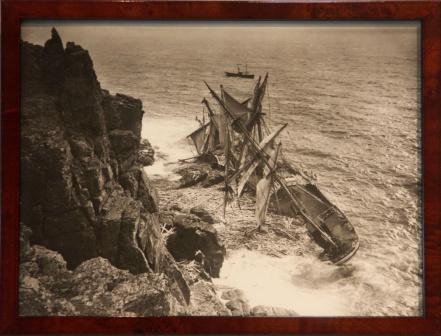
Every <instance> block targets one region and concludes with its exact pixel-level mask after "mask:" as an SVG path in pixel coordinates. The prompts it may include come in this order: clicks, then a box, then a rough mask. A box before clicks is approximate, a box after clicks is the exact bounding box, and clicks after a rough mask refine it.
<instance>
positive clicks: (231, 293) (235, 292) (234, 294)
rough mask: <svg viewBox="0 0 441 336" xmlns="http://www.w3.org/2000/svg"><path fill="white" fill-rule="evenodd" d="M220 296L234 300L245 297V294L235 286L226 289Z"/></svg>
mask: <svg viewBox="0 0 441 336" xmlns="http://www.w3.org/2000/svg"><path fill="white" fill-rule="evenodd" d="M221 298H222V299H223V300H228V301H230V300H236V299H245V294H244V292H243V291H241V290H240V289H237V288H233V289H228V290H226V291H224V292H222V295H221Z"/></svg>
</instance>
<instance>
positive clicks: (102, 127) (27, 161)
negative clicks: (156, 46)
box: [21, 30, 189, 315]
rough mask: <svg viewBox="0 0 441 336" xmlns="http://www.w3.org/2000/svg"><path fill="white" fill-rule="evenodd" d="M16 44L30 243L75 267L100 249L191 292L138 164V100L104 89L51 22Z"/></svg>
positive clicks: (83, 55) (116, 261)
mask: <svg viewBox="0 0 441 336" xmlns="http://www.w3.org/2000/svg"><path fill="white" fill-rule="evenodd" d="M21 50H22V60H21V62H22V96H21V178H22V180H21V185H22V186H23V187H22V190H21V219H22V222H23V225H24V226H26V227H29V228H31V230H32V236H31V237H30V241H31V244H39V245H42V246H45V247H47V248H49V249H51V250H54V251H57V252H59V253H60V254H61V255H62V256H63V258H64V260H66V263H67V269H71V270H72V269H75V268H77V267H78V265H80V264H81V263H83V262H84V261H86V260H89V259H93V260H102V259H96V258H97V257H104V258H106V259H108V260H109V261H110V262H111V264H112V265H113V266H116V267H118V268H120V269H122V270H129V271H130V272H132V273H134V274H138V273H144V272H149V273H152V272H156V273H163V274H164V276H165V277H166V278H168V279H169V280H170V281H171V282H173V285H171V286H172V287H173V286H175V288H177V290H178V291H181V295H182V296H183V297H185V298H186V299H187V301H188V299H189V289H188V286H186V284H185V281H184V280H183V278H182V275H180V272H179V269H178V267H177V266H176V264H175V262H174V260H173V258H171V257H170V255H169V252H168V251H167V250H166V248H165V245H164V241H163V237H162V235H161V232H160V224H159V220H158V205H157V196H156V193H155V191H154V189H153V188H152V186H151V185H150V182H149V180H148V178H147V176H146V174H145V172H144V171H143V169H142V165H141V164H140V163H139V149H140V141H141V126H142V116H143V110H142V104H141V101H140V100H139V99H135V98H132V97H129V96H125V95H122V94H116V95H111V94H110V93H109V92H108V91H106V90H102V89H101V87H100V83H99V82H98V80H97V77H96V74H95V71H94V69H93V63H92V60H91V58H90V56H89V53H88V52H87V50H84V49H83V48H82V47H80V46H79V45H76V44H75V43H73V42H68V43H67V45H66V48H63V44H62V42H61V39H60V37H59V36H58V33H57V32H56V31H55V30H53V31H52V37H51V39H50V40H49V41H47V42H46V44H45V46H44V47H42V46H38V45H33V44H30V43H27V42H22V48H21ZM83 265H84V264H83ZM106 267H107V266H106ZM109 267H110V265H109ZM64 272H69V271H67V270H66V271H64ZM112 272H113V269H112ZM121 272H122V271H121ZM66 274H67V273H66ZM161 276H162V275H161ZM143 277H146V280H148V279H147V278H148V277H153V278H155V279H156V280H158V279H159V278H158V277H160V276H159V275H158V276H156V275H154V276H153V275H144V276H143ZM153 278H152V279H153ZM136 279H137V278H136ZM140 279H141V278H140ZM149 279H150V278H149ZM152 279H150V280H151V282H152V281H153V282H155V281H156V280H155V279H153V280H152ZM150 280H149V281H150ZM29 281H30V282H29ZM133 281H135V278H133ZM136 281H138V280H136ZM158 281H160V280H158ZM161 281H162V280H161ZM153 282H152V283H153ZM155 283H156V282H155ZM27 285H29V286H31V287H32V286H34V285H35V281H33V280H29V279H28V280H27ZM158 286H159V285H158ZM141 287H142V286H141ZM121 290H122V289H121ZM146 290H147V288H146ZM126 294H127V295H129V296H130V295H131V294H130V293H128V292H127V293H126ZM175 296H176V295H175ZM103 303H104V301H103ZM124 304H125V303H124ZM135 306H136V307H135ZM54 309H55V308H54ZM66 309H70V308H66ZM115 309H116V308H115ZM118 309H120V308H118ZM121 309H123V308H121ZM124 309H126V308H124ZM139 309H141V308H140V306H138V305H135V304H134V306H133V310H136V313H137V314H138V313H139V314H141V315H142V314H144V312H140V311H139ZM144 309H146V308H144ZM60 313H62V311H60Z"/></svg>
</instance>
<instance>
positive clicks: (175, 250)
mask: <svg viewBox="0 0 441 336" xmlns="http://www.w3.org/2000/svg"><path fill="white" fill-rule="evenodd" d="M168 216H169V218H172V228H173V230H174V232H173V233H171V234H170V235H169V236H168V239H167V248H168V250H169V251H170V253H171V254H172V255H173V257H174V258H175V259H176V260H178V261H179V260H193V259H194V257H195V254H196V253H197V252H198V251H201V252H202V253H203V254H204V257H205V258H204V268H205V270H206V271H207V272H208V273H209V274H210V275H211V276H213V277H218V276H219V272H220V269H221V267H222V263H223V261H224V256H225V253H226V251H225V247H224V246H223V245H222V243H221V242H220V240H219V237H218V235H217V231H216V229H215V228H214V227H213V226H212V225H209V224H207V223H205V222H203V221H201V219H200V218H199V217H197V216H195V215H192V214H186V213H176V214H175V213H168ZM163 217H164V215H163ZM163 217H162V218H163Z"/></svg>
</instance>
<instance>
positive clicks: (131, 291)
mask: <svg viewBox="0 0 441 336" xmlns="http://www.w3.org/2000/svg"><path fill="white" fill-rule="evenodd" d="M172 288H173V286H172V283H171V281H170V279H168V278H167V277H166V276H165V275H164V274H157V273H142V274H138V275H134V274H132V273H130V272H128V271H124V270H120V269H118V268H116V267H114V266H112V265H111V264H110V262H109V261H108V260H107V259H104V258H101V257H98V258H94V259H90V260H87V261H85V262H83V263H81V264H80V265H79V266H78V267H77V268H76V269H75V270H73V271H71V270H68V269H67V268H66V261H65V260H64V259H63V257H62V256H61V255H60V254H59V253H57V252H54V251H50V250H48V249H46V248H44V247H42V246H38V245H34V246H33V247H31V248H30V249H29V250H28V252H27V253H26V255H25V256H24V258H23V259H22V263H21V265H20V287H19V297H20V300H19V313H20V315H21V316H48V315H60V316H61V315H74V316H93V315H95V316H122V317H129V316H164V315H180V314H188V310H187V309H188V308H187V304H186V301H185V299H184V298H183V297H182V295H179V293H176V292H173V290H172Z"/></svg>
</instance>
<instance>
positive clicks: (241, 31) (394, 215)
mask: <svg viewBox="0 0 441 336" xmlns="http://www.w3.org/2000/svg"><path fill="white" fill-rule="evenodd" d="M57 28H58V29H59V32H60V35H61V36H62V38H63V39H64V41H65V42H66V41H67V40H74V41H75V42H77V43H79V44H81V45H82V46H83V47H85V48H87V49H88V50H89V51H90V53H91V56H92V58H93V61H94V65H95V69H96V72H97V75H98V78H99V80H100V81H101V84H102V87H104V88H106V89H109V90H110V91H111V92H113V93H115V92H122V93H125V94H129V95H133V96H135V97H139V98H140V99H142V101H143V105H144V110H145V112H146V114H145V123H144V128H143V134H144V135H145V136H147V137H148V138H149V139H150V140H151V141H152V143H153V144H155V145H157V146H159V148H160V150H161V151H162V152H165V153H167V154H169V158H168V160H174V159H177V158H182V157H189V156H191V155H192V154H191V152H190V148H188V147H182V146H181V145H180V144H177V143H176V142H177V141H178V140H180V139H182V137H184V136H185V135H186V134H188V133H189V132H190V131H191V130H192V129H193V128H194V127H195V125H196V122H195V120H194V118H195V116H200V115H201V110H202V107H201V104H200V102H201V100H202V97H204V96H205V97H207V98H208V92H207V90H206V88H205V86H204V84H203V82H202V80H206V81H207V82H209V83H210V84H212V86H213V87H214V88H218V85H219V84H220V83H222V84H223V85H224V86H225V87H226V88H227V89H229V91H230V92H231V93H233V94H234V95H236V96H239V97H242V98H246V97H247V94H249V93H250V92H251V88H252V86H253V81H252V80H243V79H231V78H225V77H223V72H224V71H225V70H233V68H234V67H235V65H236V63H248V66H249V70H250V71H252V72H254V73H256V74H258V75H264V73H265V72H269V75H270V77H269V87H268V92H267V96H266V97H265V100H264V112H265V113H266V114H267V120H268V121H269V123H270V126H271V125H277V124H280V123H283V122H287V123H289V126H288V128H287V131H285V132H284V134H283V136H282V142H283V150H284V153H285V155H286V156H287V157H288V158H289V159H290V160H292V161H293V162H295V163H297V164H298V165H299V166H301V167H303V168H304V169H306V170H311V171H313V172H314V173H315V174H316V175H317V178H318V184H319V187H320V188H321V190H323V191H324V193H325V194H326V195H327V196H328V197H329V198H330V199H331V200H332V201H333V202H335V204H336V205H338V207H340V208H341V209H342V210H343V211H344V212H345V213H346V215H347V216H348V218H349V219H350V220H351V221H352V223H353V224H354V226H355V227H356V229H357V231H358V233H359V236H360V250H359V252H358V254H357V255H356V257H355V258H354V259H353V260H352V261H351V263H350V265H349V266H347V267H344V268H338V267H335V266H332V265H326V266H324V265H323V263H320V262H317V261H316V259H315V258H312V257H311V258H306V257H296V258H294V259H292V258H291V259H289V260H279V261H274V260H267V259H268V258H267V257H265V256H259V255H257V254H253V253H249V252H247V253H248V254H247V256H246V257H247V258H246V260H247V266H246V267H245V266H244V265H242V266H241V264H240V262H239V260H241V259H240V258H241V257H240V256H239V255H236V256H234V255H233V256H232V257H231V259H230V261H228V260H227V262H226V264H225V267H224V268H225V271H224V275H225V277H226V278H229V279H230V280H231V281H230V282H232V283H233V284H238V283H241V279H250V278H254V279H255V278H256V277H254V276H253V274H254V273H259V270H260V271H263V270H265V268H267V267H269V266H270V265H272V266H273V267H274V265H277V267H275V268H274V273H273V275H274V279H272V280H271V279H269V280H268V281H267V282H268V286H271V284H274V283H279V282H280V281H281V282H280V286H279V287H280V288H284V293H285V294H281V295H280V299H279V301H277V295H272V296H273V297H276V298H275V301H274V302H273V301H271V302H270V303H271V304H273V305H277V304H278V305H281V306H289V303H287V302H286V298H287V297H289V295H288V296H287V294H286V293H287V292H289V291H291V292H290V293H291V294H292V295H294V298H302V299H301V300H304V301H307V300H309V301H312V302H317V304H316V305H314V304H311V302H309V303H304V304H303V305H302V304H300V306H301V307H299V304H297V306H295V308H296V309H298V310H299V311H300V312H301V313H304V314H307V315H418V314H420V313H421V310H420V309H421V299H420V298H421V283H422V277H421V263H420V258H419V254H420V236H421V232H420V230H421V222H420V216H419V204H418V198H419V192H420V170H419V154H418V153H419V148H420V145H419V132H418V127H419V113H420V112H419V99H418V95H419V89H420V84H419V81H418V65H419V59H418V53H417V49H418V39H417V38H418V29H417V27H415V26H413V27H412V26H407V27H406V26H401V27H395V28H394V27H391V26H389V27H380V28H373V27H366V26H365V27H363V26H359V27H350V26H345V27H340V28H335V27H334V28H332V27H326V26H321V27H318V28H317V27H312V26H306V27H298V26H297V27H296V26H290V25H274V24H272V25H271V24H267V25H265V26H260V27H258V26H255V25H251V24H249V25H242V26H235V27H227V26H225V25H224V26H222V25H213V26H205V27H203V26H199V27H194V26H191V25H186V26H176V25H175V27H171V28H170V27H168V28H167V27H166V26H165V25H162V26H152V25H150V26H148V25H144V26H143V25H136V26H125V27H108V26H105V25H100V26H88V27H87V26H83V27H78V26H73V25H57ZM23 32H24V33H23V37H24V38H25V39H26V40H31V41H34V42H38V43H42V42H44V40H45V39H47V37H48V36H49V26H45V25H40V26H32V25H28V26H27V27H26V28H25V29H24V30H23ZM163 170H164V166H163V165H162V164H161V162H159V163H158V164H157V165H156V166H155V167H153V169H151V170H150V173H151V174H155V173H161V172H163ZM244 253H245V252H244ZM242 257H243V256H242ZM253 260H254V261H255V262H253ZM262 260H263V261H262ZM265 260H266V261H265ZM238 265H239V267H238ZM239 270H242V271H243V272H244V273H243V275H242V278H238V279H236V280H234V279H231V277H232V274H237V273H240V272H239ZM228 272H229V273H228ZM259 274H261V273H259ZM282 279H285V280H286V279H289V280H286V281H285V280H283V281H282ZM242 282H243V281H242ZM247 283H248V286H249V287H250V282H249V281H248V282H247V281H245V282H243V283H241V286H242V287H244V290H246V291H247V290H248V293H249V295H250V296H253V295H254V296H253V298H252V299H253V300H254V301H255V302H256V303H261V302H263V303H266V302H267V301H265V298H264V297H263V298H262V297H261V296H262V291H263V292H265V287H259V286H264V283H265V281H264V280H262V281H261V282H260V283H258V282H257V283H255V282H253V284H254V285H253V286H254V287H253V288H251V287H250V288H247ZM239 287H240V286H239ZM273 287H274V286H273ZM291 294H290V295H291ZM268 295H271V293H268V294H267V296H268ZM263 296H265V295H264V294H263ZM267 299H268V298H267ZM314 300H316V301H314ZM297 301H298V300H297ZM314 307H317V308H314Z"/></svg>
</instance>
